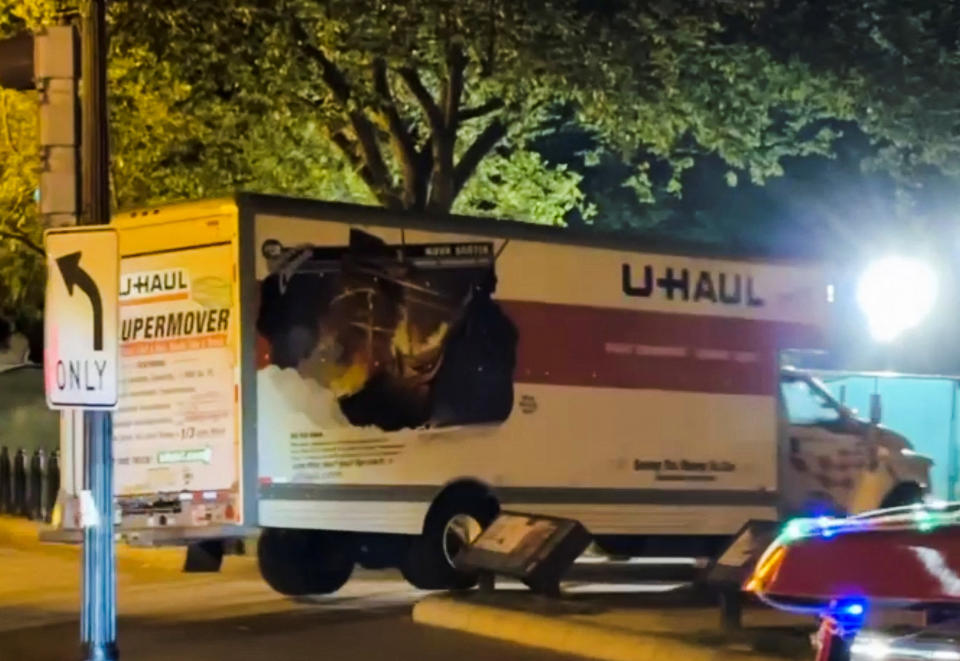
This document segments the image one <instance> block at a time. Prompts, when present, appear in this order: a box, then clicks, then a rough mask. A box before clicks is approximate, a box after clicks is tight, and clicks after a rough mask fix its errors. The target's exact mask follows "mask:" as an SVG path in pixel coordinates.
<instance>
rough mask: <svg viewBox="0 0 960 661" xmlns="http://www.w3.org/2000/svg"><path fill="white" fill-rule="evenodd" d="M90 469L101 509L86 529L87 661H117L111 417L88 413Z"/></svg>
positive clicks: (92, 487)
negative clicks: (95, 519)
mask: <svg viewBox="0 0 960 661" xmlns="http://www.w3.org/2000/svg"><path fill="white" fill-rule="evenodd" d="M83 426H84V438H85V440H86V443H85V444H86V456H87V470H86V471H85V473H86V475H84V481H85V482H86V485H85V486H86V488H87V490H89V491H90V492H91V494H92V495H93V501H94V503H95V504H96V509H97V515H98V516H97V517H96V518H97V519H98V521H97V523H96V525H92V526H88V527H85V528H84V529H83V610H82V612H81V616H80V629H81V640H82V641H83V660H84V661H114V660H115V659H117V658H118V653H117V642H116V641H117V577H116V565H115V551H114V546H113V470H112V464H113V448H112V445H113V444H112V443H111V440H112V439H113V416H112V415H111V414H110V412H109V411H84V414H83Z"/></svg>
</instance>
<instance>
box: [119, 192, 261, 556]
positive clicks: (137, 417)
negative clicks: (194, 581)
mask: <svg viewBox="0 0 960 661" xmlns="http://www.w3.org/2000/svg"><path fill="white" fill-rule="evenodd" d="M197 206H198V208H196V209H193V210H192V212H191V208H190V206H189V205H183V206H182V207H173V208H172V209H168V210H162V212H158V213H157V214H153V213H151V212H149V211H147V212H141V213H139V214H138V213H132V214H125V215H123V216H121V217H120V218H118V219H117V225H118V227H119V230H120V249H121V278H120V279H121V283H120V310H121V314H120V318H121V322H120V324H121V328H120V336H121V368H122V372H121V398H120V403H119V407H118V410H117V412H116V413H115V414H114V455H115V464H116V474H115V475H116V477H115V480H116V491H117V495H118V497H119V500H120V505H121V509H122V513H123V525H122V528H123V529H128V530H129V529H153V528H156V529H165V528H166V529H178V531H179V532H178V534H180V535H181V536H182V537H184V538H189V537H190V532H189V531H190V530H191V529H193V530H200V529H204V528H210V527H214V526H225V525H228V526H229V525H236V524H239V523H242V511H243V508H242V506H241V497H242V494H241V488H242V483H241V478H240V461H241V457H240V451H239V445H238V439H239V438H240V426H241V416H240V406H239V375H240V363H239V339H240V338H239V334H240V328H239V325H240V324H239V315H238V314H237V310H238V309H239V307H238V305H239V303H238V301H239V293H238V286H237V270H236V256H237V216H236V207H235V205H234V204H233V203H232V202H229V201H227V202H223V203H222V204H221V206H220V207H217V206H216V205H214V206H213V207H211V208H208V207H209V206H210V204H209V203H202V204H201V205H197Z"/></svg>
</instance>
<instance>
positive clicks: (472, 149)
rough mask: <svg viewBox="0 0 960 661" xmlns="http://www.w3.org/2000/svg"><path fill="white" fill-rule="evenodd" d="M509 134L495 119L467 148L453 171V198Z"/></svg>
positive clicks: (504, 126)
mask: <svg viewBox="0 0 960 661" xmlns="http://www.w3.org/2000/svg"><path fill="white" fill-rule="evenodd" d="M506 134H507V127H506V125H505V124H503V123H502V122H501V121H500V120H499V119H495V120H494V121H493V122H491V123H490V125H489V126H487V128H485V129H483V131H482V132H481V133H480V135H478V136H477V139H476V140H474V141H473V144H472V145H470V146H469V147H468V148H467V151H465V152H464V153H463V156H462V157H461V158H460V162H459V163H457V166H456V167H455V168H454V169H453V196H454V198H456V196H457V195H458V194H459V193H460V191H461V190H463V187H464V185H466V183H467V181H468V180H469V179H470V177H471V176H473V173H474V172H475V171H476V169H477V166H478V165H479V164H480V161H482V160H483V157H484V156H486V155H487V154H489V153H490V150H491V149H493V148H494V146H495V145H496V144H497V143H498V142H500V140H502V139H503V137H504V136H505V135H506Z"/></svg>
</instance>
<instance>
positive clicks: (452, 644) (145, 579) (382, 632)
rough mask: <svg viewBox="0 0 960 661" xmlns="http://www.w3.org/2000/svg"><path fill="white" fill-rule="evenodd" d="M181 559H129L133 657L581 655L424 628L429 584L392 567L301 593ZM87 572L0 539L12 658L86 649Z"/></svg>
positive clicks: (51, 659) (7, 652)
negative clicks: (82, 599)
mask: <svg viewBox="0 0 960 661" xmlns="http://www.w3.org/2000/svg"><path fill="white" fill-rule="evenodd" d="M151 554H156V560H154V559H153V557H152V556H151ZM176 560H177V558H176V557H175V556H174V555H173V554H172V552H170V551H160V552H154V551H144V552H142V554H141V555H140V556H138V557H135V558H125V559H121V561H120V571H119V583H120V587H119V602H120V614H121V615H120V624H119V630H120V641H119V642H120V651H121V658H124V659H135V660H137V661H161V660H164V661H166V660H170V659H176V660H178V661H193V660H196V661H213V660H216V661H220V660H221V659H222V660H228V661H243V660H246V659H251V660H253V659H257V660H258V661H262V660H263V659H270V661H285V660H287V659H291V660H295V659H310V660H311V661H313V660H316V659H324V660H328V661H337V660H340V659H343V660H347V659H416V660H418V661H431V660H433V659H436V660H437V661H440V660H443V661H450V660H452V659H456V660H457V661H471V660H474V659H475V660H478V661H479V660H481V659H484V660H486V659H497V660H501V659H502V660H503V661H513V660H516V661H525V660H528V659H543V660H545V661H562V660H564V659H566V660H570V661H572V659H573V657H567V656H562V655H557V654H550V653H548V652H543V651H541V650H535V649H529V648H524V647H519V646H512V645H509V644H506V643H501V642H498V641H493V640H489V639H484V638H477V637H473V636H470V635H467V634H460V633H455V632H450V631H444V630H439V629H433V628H428V627H422V626H419V625H416V624H414V623H413V622H412V620H411V619H410V609H411V606H412V604H413V603H414V601H415V600H416V599H417V598H418V597H420V596H422V593H418V592H416V591H415V590H412V589H410V588H408V587H407V585H406V584H405V583H404V582H402V581H401V580H400V579H399V577H397V576H395V575H393V574H390V573H386V572H364V573H362V574H358V576H357V577H356V578H355V579H354V580H353V581H351V582H350V583H349V584H348V586H347V588H345V589H344V590H342V591H341V592H340V593H338V594H337V595H333V596H330V597H325V598H324V597H317V598H310V599H304V600H289V599H285V598H283V597H280V596H278V595H276V594H275V593H273V592H272V591H271V590H270V589H269V588H267V587H266V586H265V585H264V584H263V583H262V581H261V580H260V578H259V576H257V574H256V569H255V567H254V563H253V560H252V559H251V558H237V557H231V558H227V559H226V561H225V568H224V571H223V572H222V573H220V574H194V575H184V574H179V573H177V572H175V571H171V569H170V567H171V566H174V565H175V564H176ZM78 574H79V554H78V553H77V551H76V549H71V548H59V547H45V548H43V549H42V550H28V549H22V548H21V549H18V548H5V547H0V661H7V660H17V661H65V660H69V659H75V658H78V655H77V650H78V645H79V633H78V630H79V625H78V612H79V607H78V604H79V589H78V584H77V578H78Z"/></svg>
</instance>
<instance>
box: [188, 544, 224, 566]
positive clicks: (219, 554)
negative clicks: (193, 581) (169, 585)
mask: <svg viewBox="0 0 960 661" xmlns="http://www.w3.org/2000/svg"><path fill="white" fill-rule="evenodd" d="M222 564H223V542H222V541H221V540H219V539H211V540H207V541H204V542H196V543H194V544H188V545H187V557H186V559H185V560H184V562H183V571H184V572H185V573H188V574H195V573H215V572H218V571H220V566H221V565H222Z"/></svg>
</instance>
